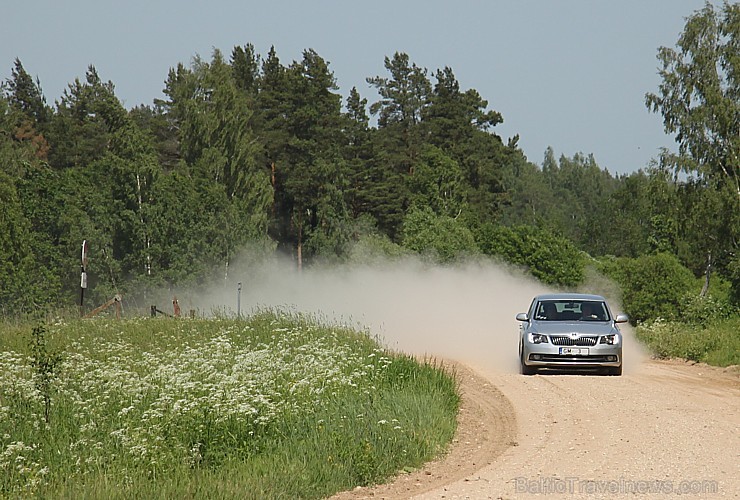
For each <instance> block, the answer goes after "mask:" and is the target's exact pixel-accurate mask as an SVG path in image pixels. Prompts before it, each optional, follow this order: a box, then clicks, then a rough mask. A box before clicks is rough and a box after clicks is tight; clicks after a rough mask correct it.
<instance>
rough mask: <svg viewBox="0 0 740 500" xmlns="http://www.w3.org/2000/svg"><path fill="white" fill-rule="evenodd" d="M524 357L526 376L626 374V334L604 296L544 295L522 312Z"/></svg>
mask: <svg viewBox="0 0 740 500" xmlns="http://www.w3.org/2000/svg"><path fill="white" fill-rule="evenodd" d="M516 319H517V320H518V321H520V322H521V325H520V334H521V337H520V341H519V359H520V362H521V372H522V373H523V374H524V375H532V374H534V373H537V370H538V369H540V368H562V369H568V370H571V369H580V368H589V369H600V370H602V371H603V372H605V373H607V374H609V375H621V374H622V342H623V337H622V333H621V332H620V331H619V327H618V325H617V324H618V323H625V322H627V321H628V318H627V316H626V315H624V314H618V315H616V316H614V315H613V314H612V312H611V310H610V309H609V306H608V305H607V303H606V300H605V299H604V297H602V296H600V295H586V294H580V293H557V294H548V295H538V296H536V297H535V298H534V300H532V304H531V305H530V306H529V311H528V312H526V313H519V314H517V315H516Z"/></svg>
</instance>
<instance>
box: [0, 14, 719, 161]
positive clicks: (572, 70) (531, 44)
mask: <svg viewBox="0 0 740 500" xmlns="http://www.w3.org/2000/svg"><path fill="white" fill-rule="evenodd" d="M714 3H715V4H718V1H716V2H714ZM703 5H704V2H703V1H701V0H619V1H615V0H560V1H555V0H552V1H546V0H508V1H499V0H491V1H484V0H456V1H442V0H407V1H404V0H395V1H391V0H373V1H351V0H322V1H307V0H306V1H288V0H272V1H265V2H255V1H251V0H242V1H238V0H210V1H208V2H196V1H192V0H159V1H158V0H129V1H125V0H123V1H121V0H118V1H115V2H113V1H109V0H70V1H67V2H61V1H59V0H36V1H12V2H8V3H7V4H6V5H4V6H3V8H2V10H0V12H2V21H1V22H0V26H1V28H0V79H2V80H5V79H7V78H8V77H10V74H11V69H12V67H13V60H14V59H15V58H16V57H19V58H20V59H21V62H22V63H23V65H24V67H25V68H26V70H27V71H28V72H29V73H30V74H31V75H33V76H34V77H36V76H37V77H38V78H39V79H40V80H41V86H42V89H43V91H44V94H45V96H46V98H47V101H49V103H54V101H56V100H58V99H59V97H60V96H61V95H62V92H63V91H64V89H65V88H66V86H67V84H68V83H70V82H72V81H74V79H75V78H77V77H79V78H83V77H84V74H85V71H86V69H87V66H88V65H89V64H93V65H95V67H96V68H97V70H98V73H99V74H100V76H101V78H102V79H104V80H106V81H107V80H111V81H112V82H113V83H114V84H115V87H116V95H117V96H118V98H119V99H121V100H122V101H123V103H124V105H125V106H126V107H127V108H131V107H133V106H136V105H138V104H151V103H152V101H153V100H154V99H155V98H159V97H162V88H163V87H164V80H165V78H166V77H167V71H168V69H169V68H170V67H172V66H176V65H177V63H179V62H183V63H186V64H189V62H190V61H191V59H192V57H193V56H194V55H196V54H199V55H201V56H203V57H204V58H210V56H211V53H212V51H213V49H214V48H218V49H221V51H222V52H224V54H226V55H227V56H228V55H229V54H230V53H231V49H232V48H233V47H234V46H235V45H244V44H247V43H252V44H254V46H255V49H256V50H257V52H258V53H260V54H261V55H263V56H264V55H266V54H267V52H268V50H269V48H270V46H271V45H274V46H275V48H276V50H277V54H278V56H279V57H280V60H281V61H282V63H283V64H285V65H287V64H289V63H290V62H292V61H293V60H297V59H300V58H301V54H302V51H303V50H304V49H307V48H312V49H314V50H316V51H317V52H318V54H319V55H320V56H322V57H323V58H324V59H325V60H327V61H329V63H330V66H329V67H330V69H331V70H332V71H333V72H334V75H335V77H336V79H337V83H338V85H339V89H340V92H341V93H342V94H343V95H345V96H346V95H347V93H348V91H349V90H350V89H351V88H352V87H357V89H358V90H359V91H360V93H361V95H362V96H363V97H367V98H368V100H369V101H370V102H373V101H374V100H376V99H377V95H376V94H375V92H374V90H373V89H371V88H370V87H369V86H368V85H367V83H366V82H365V78H366V77H369V76H377V75H382V76H387V74H386V71H385V69H384V67H383V59H384V57H385V56H392V55H393V53H394V52H396V51H398V52H406V53H407V54H408V55H409V57H410V58H411V60H412V61H413V62H415V63H416V64H417V65H418V66H421V67H425V68H427V69H428V70H429V74H430V77H431V75H432V73H433V72H434V71H435V70H436V69H439V68H443V67H444V66H450V67H451V68H452V69H453V71H454V73H455V75H456V76H457V78H458V80H459V82H460V85H461V88H462V89H469V88H475V89H477V90H478V92H479V93H480V94H481V96H482V97H483V98H484V99H487V100H488V102H489V107H490V109H495V110H496V111H499V112H501V113H502V114H503V117H504V123H503V124H502V125H499V126H497V127H496V129H495V131H496V132H497V133H498V134H499V135H501V136H502V137H503V138H504V140H506V139H508V137H510V136H513V135H514V134H519V136H520V141H519V144H520V146H521V147H522V149H523V150H524V152H525V154H526V155H527V157H528V158H529V160H530V161H533V162H534V163H537V164H541V163H542V158H543V155H544V151H545V148H547V147H548V146H552V147H553V148H554V150H555V153H556V154H557V155H558V156H559V155H560V154H565V155H567V156H572V155H573V154H575V153H577V152H583V153H586V154H588V153H593V154H594V156H595V158H596V161H597V162H598V163H599V165H600V166H601V167H604V168H608V169H609V170H610V171H611V172H613V173H614V172H616V173H627V172H632V171H635V170H637V169H639V168H643V167H645V166H646V165H648V163H649V162H650V160H651V158H654V157H656V156H657V154H658V150H659V148H660V147H670V148H672V149H673V144H674V143H673V139H672V137H669V136H666V135H665V134H664V133H663V126H662V118H661V117H660V115H656V114H652V113H649V112H648V110H647V109H646V108H645V105H644V95H645V93H646V92H654V91H657V87H658V84H659V78H658V75H657V66H658V62H657V59H656V57H655V56H656V53H657V49H658V47H659V46H661V45H664V46H670V47H673V46H675V43H676V40H677V39H678V35H679V33H680V32H681V31H682V29H683V26H684V24H685V18H686V17H687V16H689V15H691V14H692V13H693V12H694V11H696V10H698V9H700V8H702V7H703ZM432 81H434V80H433V79H432Z"/></svg>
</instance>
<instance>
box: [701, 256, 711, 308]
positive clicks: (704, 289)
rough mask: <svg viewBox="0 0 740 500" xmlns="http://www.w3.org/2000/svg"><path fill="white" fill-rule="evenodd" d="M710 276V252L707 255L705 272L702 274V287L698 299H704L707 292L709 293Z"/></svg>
mask: <svg viewBox="0 0 740 500" xmlns="http://www.w3.org/2000/svg"><path fill="white" fill-rule="evenodd" d="M711 274H712V252H711V251H710V252H709V253H708V254H707V270H706V271H705V272H704V286H703V287H702V289H701V294H699V296H700V297H702V298H703V297H706V295H707V292H708V291H709V278H710V276H711Z"/></svg>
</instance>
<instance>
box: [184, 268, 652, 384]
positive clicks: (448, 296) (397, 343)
mask: <svg viewBox="0 0 740 500" xmlns="http://www.w3.org/2000/svg"><path fill="white" fill-rule="evenodd" d="M229 275H230V276H229V278H228V279H226V280H224V282H223V285H222V286H220V287H218V288H216V289H213V290H212V291H211V293H207V294H205V295H201V296H190V297H188V299H187V302H188V304H187V307H190V308H195V309H197V310H199V311H200V312H202V313H205V314H208V313H209V312H213V311H217V310H218V311H222V312H226V313H227V314H236V313H237V308H238V309H239V312H240V313H241V314H242V315H246V314H249V313H251V312H253V311H255V310H258V309H264V308H279V309H283V310H288V311H295V312H301V313H309V314H312V315H315V316H317V317H319V318H320V319H321V320H322V321H323V322H327V323H333V324H343V325H348V326H352V327H355V328H357V329H363V330H367V331H368V332H369V334H370V335H371V336H373V337H376V338H377V339H378V340H379V341H380V342H381V343H382V344H383V345H384V346H385V347H387V348H389V349H392V350H396V351H401V352H405V353H408V354H413V355H417V356H428V357H433V358H437V359H442V360H455V361H460V362H464V363H466V364H469V365H473V366H476V367H479V368H481V369H484V370H486V371H492V372H499V373H501V372H506V373H515V372H518V369H519V360H518V340H519V338H518V332H519V324H518V322H517V321H516V320H515V316H516V313H518V312H523V311H526V310H527V308H528V307H529V304H530V302H531V300H532V297H534V296H535V295H537V294H539V293H547V292H553V291H556V290H552V289H548V288H547V287H546V286H545V285H543V284H542V283H540V282H537V281H536V280H534V279H533V278H531V277H528V276H526V275H524V274H523V273H522V272H520V271H517V270H514V269H510V268H506V267H504V266H502V265H498V264H496V263H494V262H493V261H490V260H478V261H473V262H468V263H466V264H460V265H456V266H438V265H432V264H428V263H424V262H421V261H420V260H418V259H413V258H405V259H395V260H392V261H373V263H372V264H367V265H353V266H347V265H341V266H311V267H310V268H306V269H304V270H303V271H302V272H298V270H297V269H296V265H295V262H292V261H290V260H287V259H280V258H277V257H274V256H269V257H265V256H264V254H263V255H262V256H259V257H256V256H251V257H250V256H245V257H244V258H243V259H242V260H241V263H240V264H238V265H234V266H232V267H231V270H230V272H229ZM238 283H241V285H242V288H241V292H240V293H239V292H238V290H237V287H238ZM579 291H583V292H585V293H598V294H602V295H605V296H606V297H607V300H608V301H609V303H610V305H611V306H612V310H613V312H614V313H617V312H619V311H621V307H620V305H619V303H618V302H617V301H616V300H615V299H614V298H613V296H614V295H615V293H614V288H613V284H611V283H608V282H606V281H604V279H603V277H599V279H598V280H597V279H594V277H593V276H587V280H586V284H585V285H584V286H583V287H582V289H581V290H579ZM620 328H621V330H622V331H623V333H624V334H625V336H626V341H625V345H624V355H625V356H624V357H625V361H624V370H625V373H631V372H634V371H636V369H637V367H639V366H640V365H641V363H642V361H644V360H646V359H647V357H648V356H647V354H646V352H645V350H644V348H643V347H642V346H641V345H640V344H639V342H638V341H637V340H636V339H635V338H634V332H633V329H632V328H631V327H630V326H629V325H620Z"/></svg>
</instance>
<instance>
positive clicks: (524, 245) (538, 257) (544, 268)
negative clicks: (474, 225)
mask: <svg viewBox="0 0 740 500" xmlns="http://www.w3.org/2000/svg"><path fill="white" fill-rule="evenodd" d="M476 237H477V238H476V239H477V243H478V247H479V248H480V249H481V251H482V252H483V253H484V254H486V255H491V256H498V257H501V258H503V259H504V260H506V261H507V262H510V263H512V264H516V265H518V266H523V267H526V268H527V269H529V271H530V272H531V273H532V275H534V276H535V277H536V278H538V279H539V280H541V281H543V282H545V283H549V284H552V285H561V286H575V285H577V284H579V283H581V281H582V280H583V277H584V273H585V259H584V258H583V254H582V253H581V252H580V251H579V250H578V249H577V248H576V247H575V245H573V243H571V242H570V240H568V239H567V238H563V237H561V236H558V235H556V234H553V233H551V232H550V231H548V230H546V229H541V228H537V227H534V226H514V227H504V226H495V225H493V224H484V225H483V226H481V227H480V228H479V230H478V232H477V234H476Z"/></svg>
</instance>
